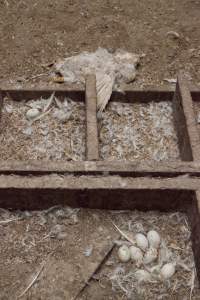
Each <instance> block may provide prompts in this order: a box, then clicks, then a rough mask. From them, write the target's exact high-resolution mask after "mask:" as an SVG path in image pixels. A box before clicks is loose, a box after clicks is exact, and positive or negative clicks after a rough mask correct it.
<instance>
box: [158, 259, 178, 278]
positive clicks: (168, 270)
mask: <svg viewBox="0 0 200 300" xmlns="http://www.w3.org/2000/svg"><path fill="white" fill-rule="evenodd" d="M175 271H176V269H175V264H173V263H168V264H165V265H164V266H163V267H162V269H161V270H160V274H161V277H162V279H165V280H166V279H169V278H170V277H172V276H173V275H174V273H175Z"/></svg>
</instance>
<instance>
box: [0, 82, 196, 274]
mask: <svg viewBox="0 0 200 300" xmlns="http://www.w3.org/2000/svg"><path fill="white" fill-rule="evenodd" d="M52 91H53V90H52V89H50V90H37V91H36V90H5V89H4V90H2V92H1V93H0V105H1V106H2V98H3V97H4V96H5V95H9V96H10V97H12V98H14V99H15V100H17V101H18V100H20V99H22V98H26V99H27V100H28V99H32V98H34V97H38V96H42V95H43V96H49V95H50V94H51V93H52ZM56 94H57V95H58V96H60V97H63V96H65V95H66V94H67V95H68V96H69V97H71V98H72V99H74V100H77V101H84V100H85V103H86V161H82V162H67V161H66V162H64V163H63V162H48V164H46V163H43V162H39V161H28V162H23V161H1V162H0V206H1V207H5V208H11V209H16V208H17V209H28V208H29V209H40V208H44V207H47V206H50V205H55V204H68V205H72V206H82V207H90V208H101V209H141V210H145V211H146V210H154V209H158V210H161V211H170V210H180V211H184V212H186V213H187V215H188V219H189V221H190V225H191V232H192V242H193V251H194V256H195V262H196V268H197V273H198V276H199V279H200V161H199V155H200V138H199V132H198V129H197V124H196V121H195V114H194V109H193V101H200V90H198V89H197V88H194V87H190V88H188V86H187V83H186V81H185V80H184V78H182V77H179V78H178V81H177V86H176V89H175V90H174V89H172V88H169V89H156V88H153V89H149V90H146V91H142V90H127V91H125V94H124V95H123V94H120V93H118V92H113V95H112V99H111V101H125V102H131V100H132V97H133V95H134V97H135V98H137V99H138V101H141V102H146V101H147V99H148V101H151V100H153V101H161V100H169V101H173V112H174V120H175V126H176V130H177V135H178V141H179V150H180V156H181V161H178V160H177V161H174V162H160V163H158V162H155V161H149V162H148V163H143V162H128V161H115V162H108V161H101V160H99V149H98V132H97V114H96V101H97V96H96V89H95V78H94V77H93V76H89V77H88V78H87V80H86V90H85V91H84V90H73V91H71V90H69V89H65V88H60V89H59V90H56Z"/></svg>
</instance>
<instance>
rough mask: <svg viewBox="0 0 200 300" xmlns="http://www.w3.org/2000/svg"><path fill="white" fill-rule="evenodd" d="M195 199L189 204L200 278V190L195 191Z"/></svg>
mask: <svg viewBox="0 0 200 300" xmlns="http://www.w3.org/2000/svg"><path fill="white" fill-rule="evenodd" d="M193 198H194V199H193V201H192V202H191V203H190V205H189V206H188V219H189V223H190V227H191V240H192V248H193V253H194V259H195V266H196V271H197V275H198V279H199V280H200V255H199V254H200V190H198V191H196V192H195V195H194V197H193Z"/></svg>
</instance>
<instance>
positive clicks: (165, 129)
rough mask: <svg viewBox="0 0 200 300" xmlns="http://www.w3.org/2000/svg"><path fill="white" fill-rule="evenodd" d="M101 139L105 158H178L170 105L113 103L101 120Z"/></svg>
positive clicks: (102, 153) (162, 103)
mask: <svg viewBox="0 0 200 300" xmlns="http://www.w3.org/2000/svg"><path fill="white" fill-rule="evenodd" d="M99 136H100V155H101V158H103V159H108V160H114V159H117V160H124V159H126V160H133V161H134V160H149V159H153V160H156V161H161V160H175V159H178V158H179V150H178V143H177V136H176V133H175V129H174V126H173V115H172V105H171V103H170V102H166V101H165V102H164V101H163V102H159V103H156V102H150V103H133V104H129V103H117V102H116V103H115V102H113V103H110V104H109V105H108V107H107V109H106V111H105V112H103V113H102V118H101V119H100V120H99Z"/></svg>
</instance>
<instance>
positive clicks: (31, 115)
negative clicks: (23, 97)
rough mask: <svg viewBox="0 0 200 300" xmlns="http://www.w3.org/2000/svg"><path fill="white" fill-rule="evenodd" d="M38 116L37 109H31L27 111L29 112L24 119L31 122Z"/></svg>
mask: <svg viewBox="0 0 200 300" xmlns="http://www.w3.org/2000/svg"><path fill="white" fill-rule="evenodd" d="M39 114H40V111H39V109H37V108H31V109H29V110H28V111H27V112H26V118H27V119H28V120H33V119H35V118H36V117H38V116H39Z"/></svg>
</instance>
